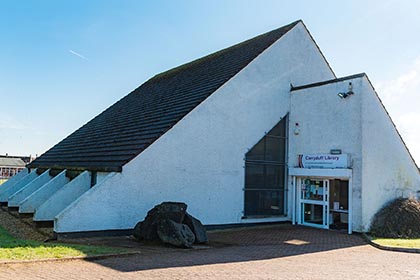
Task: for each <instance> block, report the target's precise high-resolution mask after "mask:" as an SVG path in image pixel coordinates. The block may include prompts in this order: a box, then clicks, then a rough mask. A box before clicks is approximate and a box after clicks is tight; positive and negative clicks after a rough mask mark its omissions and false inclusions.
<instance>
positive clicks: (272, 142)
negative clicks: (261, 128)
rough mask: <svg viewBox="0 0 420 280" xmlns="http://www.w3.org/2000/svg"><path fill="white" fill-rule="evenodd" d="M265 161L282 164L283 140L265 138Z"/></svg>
mask: <svg viewBox="0 0 420 280" xmlns="http://www.w3.org/2000/svg"><path fill="white" fill-rule="evenodd" d="M265 141H266V142H265V160H268V161H277V162H281V163H284V159H285V155H284V154H285V142H286V140H285V139H280V138H274V137H269V136H267V137H265Z"/></svg>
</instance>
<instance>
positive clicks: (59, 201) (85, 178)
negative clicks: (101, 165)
mask: <svg viewBox="0 0 420 280" xmlns="http://www.w3.org/2000/svg"><path fill="white" fill-rule="evenodd" d="M89 189H90V172H88V171H84V172H83V173H81V174H80V175H79V176H77V177H76V178H74V179H73V180H71V181H70V182H69V183H67V184H66V185H64V186H63V187H61V188H60V189H59V190H57V191H56V192H55V193H54V194H53V195H51V196H50V197H49V198H48V199H47V200H46V201H45V202H44V203H43V204H42V205H40V206H39V207H37V208H36V209H35V214H34V221H53V220H54V217H55V216H56V215H57V214H58V213H60V212H61V211H62V210H63V209H65V208H66V207H67V206H69V205H70V204H71V203H72V202H74V201H75V200H76V199H77V198H79V197H80V196H81V195H82V194H83V193H85V192H86V191H88V190H89ZM98 211H99V209H98V210H96V212H98Z"/></svg>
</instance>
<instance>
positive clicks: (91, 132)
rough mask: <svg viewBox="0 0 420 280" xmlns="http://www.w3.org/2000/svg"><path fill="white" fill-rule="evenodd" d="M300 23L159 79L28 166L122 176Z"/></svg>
mask: <svg viewBox="0 0 420 280" xmlns="http://www.w3.org/2000/svg"><path fill="white" fill-rule="evenodd" d="M298 22H299V21H296V22H293V23H291V24H289V25H286V26H284V27H281V28H279V29H276V30H273V31H271V32H268V33H265V34H262V35H260V36H258V37H255V38H253V39H250V40H247V41H245V42H242V43H240V44H237V45H234V46H232V47H229V48H227V49H223V50H221V51H218V52H216V53H213V54H210V55H208V56H205V57H203V58H200V59H198V60H195V61H192V62H190V63H187V64H184V65H182V66H179V67H176V68H174V69H171V70H169V71H166V72H163V73H161V74H159V75H156V76H155V77H153V78H151V79H150V80H148V81H147V82H145V83H144V84H142V85H141V86H140V87H139V88H137V89H136V90H134V91H133V92H131V93H130V94H128V95H127V96H125V97H124V98H122V99H121V100H120V101H118V102H117V103H115V104H114V105H112V106H111V107H109V108H108V109H106V110H105V111H104V112H102V113H101V114H100V115H98V116H97V117H95V118H94V119H93V120H91V121H90V122H88V123H87V124H85V125H84V126H82V127H81V128H79V129H78V130H76V131H75V132H74V133H72V134H71V135H70V136H68V137H67V138H65V139H64V140H62V141H61V142H60V143H58V144H57V145H55V146H54V147H53V148H51V149H50V150H48V151H47V152H46V153H44V154H43V155H42V156H40V157H38V158H37V159H36V160H35V161H33V162H32V163H30V164H29V167H31V168H34V167H38V168H58V169H62V168H67V169H75V170H84V169H87V170H92V171H93V170H96V171H121V170H122V166H123V165H124V164H126V163H127V162H128V161H130V160H131V159H133V158H134V157H135V156H137V155H138V154H140V153H141V152H142V151H143V150H144V149H146V148H147V147H148V146H149V145H150V144H152V143H153V142H154V141H155V140H157V139H158V138H159V137H160V136H162V135H163V134H164V133H165V132H166V131H168V130H169V129H170V128H171V127H173V126H174V125H175V124H176V123H177V122H178V121H179V120H181V119H182V118H183V117H184V116H185V115H186V114H188V113H189V112H190V111H192V110H193V109H194V108H195V107H196V106H197V105H198V104H200V103H201V102H203V101H204V100H205V99H206V98H207V97H208V96H210V95H211V94H212V93H214V92H215V91H216V90H217V89H218V88H220V87H221V86H222V85H223V84H224V83H226V82H227V81H228V80H230V79H231V78H232V77H233V76H234V75H236V74H237V73H238V72H239V71H241V70H242V69H243V68H244V67H246V66H247V65H248V64H249V63H250V62H251V61H252V60H253V59H255V58H256V57H257V56H258V55H259V54H261V53H262V52H263V51H264V50H265V49H267V48H268V47H269V46H270V45H272V44H273V43H274V42H275V41H277V40H278V39H279V38H280V37H282V36H283V35H284V34H286V33H287V32H288V31H289V30H291V29H292V28H293V27H294V26H295V25H296V24H297V23H298Z"/></svg>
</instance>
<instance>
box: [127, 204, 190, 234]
mask: <svg viewBox="0 0 420 280" xmlns="http://www.w3.org/2000/svg"><path fill="white" fill-rule="evenodd" d="M186 210H187V205H186V204H185V203H182V202H162V203H161V204H159V205H156V206H155V207H153V209H151V210H150V211H149V212H147V216H146V218H145V219H144V221H143V222H139V223H137V225H136V226H135V228H134V232H133V235H134V237H136V238H137V239H138V240H147V241H157V240H159V236H158V234H157V225H158V222H159V221H160V220H163V219H170V220H172V221H174V222H176V223H182V221H183V220H184V216H185V213H186Z"/></svg>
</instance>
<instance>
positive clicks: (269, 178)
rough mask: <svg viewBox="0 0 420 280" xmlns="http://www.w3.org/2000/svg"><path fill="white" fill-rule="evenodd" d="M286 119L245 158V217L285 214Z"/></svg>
mask: <svg viewBox="0 0 420 280" xmlns="http://www.w3.org/2000/svg"><path fill="white" fill-rule="evenodd" d="M286 119H287V118H286V117H285V118H283V119H282V120H281V121H280V122H279V123H278V124H277V125H276V126H275V127H274V128H273V129H272V130H270V131H269V132H268V133H267V134H266V135H265V136H264V137H263V138H262V139H261V140H260V141H258V143H257V144H255V145H254V147H253V148H252V149H251V150H249V152H248V153H247V154H246V155H245V216H278V215H284V213H285V211H284V210H285V207H284V199H285V179H286V178H285V174H286V145H287V137H286Z"/></svg>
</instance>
